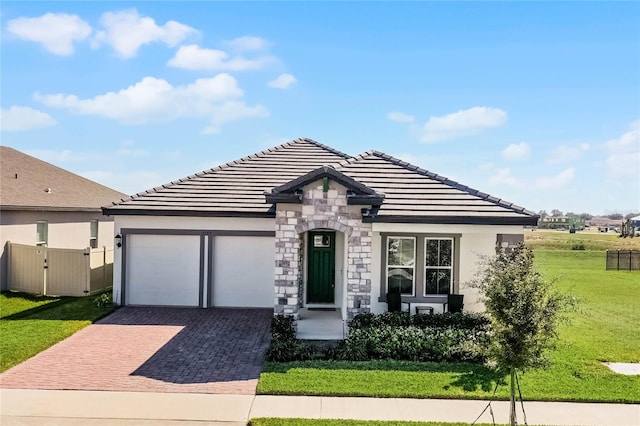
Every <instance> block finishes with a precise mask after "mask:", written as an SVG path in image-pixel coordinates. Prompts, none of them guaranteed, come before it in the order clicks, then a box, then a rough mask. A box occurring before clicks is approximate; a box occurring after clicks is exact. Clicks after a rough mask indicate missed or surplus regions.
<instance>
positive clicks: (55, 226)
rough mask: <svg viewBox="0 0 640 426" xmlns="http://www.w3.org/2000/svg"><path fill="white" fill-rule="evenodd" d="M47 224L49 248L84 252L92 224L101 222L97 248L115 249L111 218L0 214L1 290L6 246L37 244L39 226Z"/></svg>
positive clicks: (90, 214) (77, 214)
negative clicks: (7, 244)
mask: <svg viewBox="0 0 640 426" xmlns="http://www.w3.org/2000/svg"><path fill="white" fill-rule="evenodd" d="M41 220H46V221H47V225H48V226H47V228H48V247H51V248H73V249H82V248H86V247H89V238H90V236H91V225H90V223H91V221H92V220H98V247H102V246H106V247H108V248H111V247H113V235H114V234H113V229H114V222H113V218H112V217H108V216H103V215H102V214H101V213H99V212H51V211H12V210H8V211H6V210H3V211H2V214H0V243H1V245H0V259H1V261H0V289H2V290H5V289H6V288H7V286H8V283H7V277H6V270H7V259H6V257H7V256H6V253H5V248H6V243H7V241H11V242H13V243H19V244H28V245H35V244H36V228H37V225H36V223H37V222H38V221H41Z"/></svg>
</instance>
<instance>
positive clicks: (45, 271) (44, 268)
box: [41, 246, 49, 296]
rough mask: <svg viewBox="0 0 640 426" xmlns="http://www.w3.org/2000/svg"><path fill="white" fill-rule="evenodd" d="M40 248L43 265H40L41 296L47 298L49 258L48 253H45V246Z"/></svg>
mask: <svg viewBox="0 0 640 426" xmlns="http://www.w3.org/2000/svg"><path fill="white" fill-rule="evenodd" d="M41 247H42V255H43V258H44V265H42V274H43V279H42V294H43V295H45V296H48V294H47V290H48V289H47V284H48V283H47V280H48V278H49V265H48V262H47V259H48V257H49V252H48V251H47V247H46V246H41Z"/></svg>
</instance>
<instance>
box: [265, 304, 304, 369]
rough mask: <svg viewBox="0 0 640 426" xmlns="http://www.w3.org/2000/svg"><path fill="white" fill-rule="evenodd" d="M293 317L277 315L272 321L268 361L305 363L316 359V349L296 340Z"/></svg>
mask: <svg viewBox="0 0 640 426" xmlns="http://www.w3.org/2000/svg"><path fill="white" fill-rule="evenodd" d="M293 324H294V320H293V317H292V316H288V315H275V316H274V317H273V318H272V319H271V345H270V346H269V350H268V351H267V360H268V361H274V362H289V361H305V360H308V359H312V358H314V349H313V347H311V346H310V345H308V344H307V343H305V342H303V341H301V340H298V339H296V331H295V329H294V326H293Z"/></svg>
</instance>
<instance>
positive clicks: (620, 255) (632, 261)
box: [607, 250, 640, 271]
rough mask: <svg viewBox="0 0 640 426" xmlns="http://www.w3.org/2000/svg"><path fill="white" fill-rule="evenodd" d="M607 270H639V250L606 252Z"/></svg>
mask: <svg viewBox="0 0 640 426" xmlns="http://www.w3.org/2000/svg"><path fill="white" fill-rule="evenodd" d="M607 270H617V271H637V270H640V250H607Z"/></svg>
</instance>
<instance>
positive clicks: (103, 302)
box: [93, 293, 113, 309]
mask: <svg viewBox="0 0 640 426" xmlns="http://www.w3.org/2000/svg"><path fill="white" fill-rule="evenodd" d="M93 302H94V303H95V304H96V306H97V307H98V308H100V309H102V308H107V307H110V306H111V305H112V304H113V300H112V299H111V293H102V294H101V295H100V296H98V297H96V298H95V299H93Z"/></svg>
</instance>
